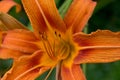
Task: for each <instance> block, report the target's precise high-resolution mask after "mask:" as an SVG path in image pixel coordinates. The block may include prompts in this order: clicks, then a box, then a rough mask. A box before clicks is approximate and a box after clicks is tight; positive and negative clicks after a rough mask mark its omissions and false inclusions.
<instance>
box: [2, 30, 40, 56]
mask: <svg viewBox="0 0 120 80" xmlns="http://www.w3.org/2000/svg"><path fill="white" fill-rule="evenodd" d="M35 41H37V38H36V37H35V35H34V34H33V33H32V32H30V31H27V30H22V29H18V30H17V29H16V30H11V31H8V32H7V33H6V35H5V36H4V38H3V41H2V44H1V47H2V48H8V49H12V50H17V51H21V52H24V53H30V54H31V53H33V52H35V51H36V50H39V48H38V47H37V46H36V45H35V44H34V43H33V42H35Z"/></svg>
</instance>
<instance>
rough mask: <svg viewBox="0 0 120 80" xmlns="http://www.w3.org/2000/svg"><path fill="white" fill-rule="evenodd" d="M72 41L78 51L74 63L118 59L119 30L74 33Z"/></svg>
mask: <svg viewBox="0 0 120 80" xmlns="http://www.w3.org/2000/svg"><path fill="white" fill-rule="evenodd" d="M74 41H75V42H77V43H78V45H79V46H80V51H79V53H78V55H77V56H76V58H75V60H74V63H75V64H80V63H106V62H112V61H117V60H120V32H118V33H114V32H111V31H108V30H103V31H101V30H98V31H97V32H94V33H91V34H81V33H76V34H75V35H74Z"/></svg>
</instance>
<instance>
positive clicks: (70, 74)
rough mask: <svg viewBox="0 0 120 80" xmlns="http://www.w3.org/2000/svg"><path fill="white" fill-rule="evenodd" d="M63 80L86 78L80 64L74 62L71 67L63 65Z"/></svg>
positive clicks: (82, 79) (83, 79) (81, 79)
mask: <svg viewBox="0 0 120 80" xmlns="http://www.w3.org/2000/svg"><path fill="white" fill-rule="evenodd" d="M61 76H62V80H86V79H85V76H84V74H83V72H82V70H81V68H80V65H77V64H73V65H72V66H71V67H66V66H65V65H62V66H61Z"/></svg>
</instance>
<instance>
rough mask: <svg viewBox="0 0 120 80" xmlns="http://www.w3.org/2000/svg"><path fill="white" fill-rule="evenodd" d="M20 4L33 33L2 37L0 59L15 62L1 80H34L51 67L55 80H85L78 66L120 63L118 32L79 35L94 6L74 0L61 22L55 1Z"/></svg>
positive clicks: (34, 0) (86, 0) (21, 31)
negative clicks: (54, 69) (54, 71)
mask: <svg viewBox="0 0 120 80" xmlns="http://www.w3.org/2000/svg"><path fill="white" fill-rule="evenodd" d="M22 2H23V6H24V8H25V11H26V12H27V15H28V17H29V19H30V21H31V23H32V26H33V28H34V33H33V32H31V31H28V30H25V29H14V30H10V31H6V33H4V35H3V33H2V40H3V41H2V43H1V49H0V57H1V58H14V60H15V62H14V64H13V67H12V68H11V70H9V71H8V72H7V73H6V74H5V75H4V76H3V78H2V80H34V79H35V78H36V77H38V76H39V75H41V74H42V73H43V72H45V71H47V70H48V69H51V70H52V69H53V68H54V67H56V80H85V76H84V74H83V72H82V70H81V68H80V66H79V64H82V63H106V62H113V61H117V60H120V32H117V33H114V32H111V31H108V30H103V31H102V30H98V31H96V32H93V33H91V34H85V33H82V32H81V31H82V30H83V28H84V26H85V24H86V23H87V21H88V19H89V17H90V16H91V14H92V12H93V9H94V7H95V5H96V2H93V1H92V0H73V2H72V4H71V6H70V8H69V10H68V12H67V14H66V15H65V18H64V20H62V19H61V17H60V15H59V13H58V11H57V8H56V6H55V3H54V0H29V1H27V0H22ZM83 3H84V4H83ZM12 50H14V52H13V51H12ZM15 50H16V51H15ZM46 79H47V77H46ZM46 79H45V80H46Z"/></svg>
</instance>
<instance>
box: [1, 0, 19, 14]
mask: <svg viewBox="0 0 120 80" xmlns="http://www.w3.org/2000/svg"><path fill="white" fill-rule="evenodd" d="M13 6H16V12H19V11H20V10H21V6H20V5H19V4H17V3H16V2H14V1H13V0H1V1H0V12H4V13H7V12H8V11H9V10H10V9H11V8H12V7H13Z"/></svg>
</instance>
